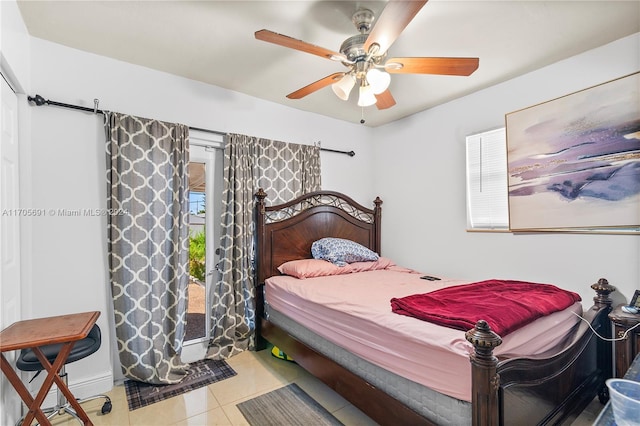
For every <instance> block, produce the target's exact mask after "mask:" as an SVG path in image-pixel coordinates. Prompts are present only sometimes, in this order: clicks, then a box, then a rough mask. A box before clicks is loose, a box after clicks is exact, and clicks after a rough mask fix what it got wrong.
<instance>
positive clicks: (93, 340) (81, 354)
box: [16, 324, 101, 371]
mask: <svg viewBox="0 0 640 426" xmlns="http://www.w3.org/2000/svg"><path fill="white" fill-rule="evenodd" d="M100 342H101V334H100V328H99V327H98V325H97V324H95V325H94V326H93V328H92V329H91V331H89V334H88V335H87V337H85V338H84V339H81V340H78V341H77V342H76V343H75V344H74V345H73V348H72V349H71V353H70V354H69V357H68V358H67V361H66V363H65V364H69V363H71V362H74V361H78V360H79V359H82V358H85V357H87V356H89V355H91V354H92V353H94V352H97V351H98V349H100ZM60 348H62V344H61V343H56V344H53V345H45V346H41V347H40V350H41V351H42V353H43V354H44V356H45V357H46V358H47V359H48V360H49V362H50V363H51V364H53V362H54V361H55V360H56V357H57V356H58V352H60ZM16 367H18V369H20V370H22V371H40V370H44V367H42V363H40V360H38V357H37V356H36V354H35V353H34V352H33V351H32V350H31V349H23V350H22V351H20V356H19V357H18V360H17V361H16Z"/></svg>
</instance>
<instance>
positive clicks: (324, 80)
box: [287, 72, 345, 99]
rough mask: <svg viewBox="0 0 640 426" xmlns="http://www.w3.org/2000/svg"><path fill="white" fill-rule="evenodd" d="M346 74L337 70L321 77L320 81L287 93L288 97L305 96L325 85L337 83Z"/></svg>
mask: <svg viewBox="0 0 640 426" xmlns="http://www.w3.org/2000/svg"><path fill="white" fill-rule="evenodd" d="M344 75H345V73H343V72H336V73H333V74H331V75H328V76H326V77H325V78H321V79H320V80H318V81H315V82H313V83H311V84H309V85H307V86H304V87H303V88H302V89H298V90H296V91H295V92H293V93H289V94H288V95H287V98H289V99H301V98H304V97H305V96H307V95H310V94H311V93H313V92H315V91H318V90H320V89H322V88H323V87H327V86H328V85H330V84H333V83H335V82H336V81H338V80H340V79H341V78H342V77H343V76H344Z"/></svg>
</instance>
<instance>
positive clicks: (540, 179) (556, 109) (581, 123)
mask: <svg viewBox="0 0 640 426" xmlns="http://www.w3.org/2000/svg"><path fill="white" fill-rule="evenodd" d="M505 125H506V134H507V169H508V202H509V224H510V225H509V228H510V230H511V231H513V232H518V231H524V232H526V231H565V232H587V233H591V232H593V233H601V232H607V231H612V232H622V233H634V234H637V233H638V231H640V185H638V182H640V72H636V73H634V74H630V75H627V76H624V77H620V78H618V79H615V80H611V81H608V82H605V83H602V84H599V85H597V86H593V87H589V88H587V89H583V90H581V91H578V92H574V93H571V94H568V95H565V96H562V97H560V98H556V99H553V100H550V101H547V102H543V103H541V104H538V105H534V106H531V107H528V108H525V109H522V110H518V111H514V112H511V113H508V114H506V115H505Z"/></svg>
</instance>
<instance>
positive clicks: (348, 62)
mask: <svg viewBox="0 0 640 426" xmlns="http://www.w3.org/2000/svg"><path fill="white" fill-rule="evenodd" d="M425 3H427V0H424V1H412V0H411V1H406V0H405V1H402V0H390V1H389V3H387V5H386V6H385V8H384V10H383V11H382V13H381V14H380V17H379V18H378V20H377V23H376V24H375V26H372V24H373V21H374V19H375V15H374V13H373V12H372V11H371V10H369V9H358V10H357V11H356V12H355V13H354V14H353V18H352V21H353V23H354V25H355V26H356V29H357V30H358V31H359V32H360V34H357V35H354V36H352V37H349V38H348V39H346V40H345V41H344V42H343V43H342V45H341V46H340V52H339V53H338V52H334V51H332V50H328V49H325V48H323V47H319V46H315V45H313V44H310V43H307V42H304V41H301V40H297V39H294V38H291V37H289V36H286V35H282V34H278V33H275V32H273V31H269V30H259V31H256V33H255V37H256V39H258V40H262V41H267V42H269V43H274V44H278V45H280V46H284V47H288V48H291V49H296V50H300V51H302V52H307V53H311V54H313V55H317V56H321V57H323V58H327V59H331V60H333V61H337V62H342V64H343V65H345V66H346V67H347V68H349V69H348V70H347V71H345V72H336V73H333V74H331V75H328V76H327V77H324V78H322V79H320V80H318V81H315V82H313V83H311V84H309V85H307V86H305V87H303V88H301V89H298V90H296V91H295V92H292V93H289V94H288V95H287V98H289V99H300V98H303V97H305V96H307V95H309V94H311V93H313V92H316V91H318V90H320V89H322V88H324V87H326V86H328V85H331V86H332V89H333V91H334V93H335V94H336V95H337V96H338V97H339V98H340V99H342V100H345V101H346V100H347V99H349V94H350V92H351V90H352V89H353V87H354V86H355V85H356V83H358V88H359V98H358V106H361V107H366V106H371V105H373V104H375V105H376V106H377V107H378V109H386V108H390V107H392V106H394V105H395V104H396V101H395V99H394V98H393V95H391V92H390V91H389V89H388V87H389V83H390V82H391V76H390V75H389V73H391V74H439V75H459V76H469V75H471V74H472V73H473V72H474V71H475V70H476V69H478V64H479V60H478V58H440V57H437V58H416V57H410V58H390V59H387V50H388V49H389V47H390V46H391V45H392V44H393V42H394V41H395V40H396V39H397V38H398V36H399V35H400V33H402V31H403V30H404V29H405V27H406V26H407V25H408V24H409V22H411V20H412V19H413V18H414V17H415V16H416V14H417V13H418V12H419V11H420V9H422V6H424V5H425Z"/></svg>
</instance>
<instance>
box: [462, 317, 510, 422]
mask: <svg viewBox="0 0 640 426" xmlns="http://www.w3.org/2000/svg"><path fill="white" fill-rule="evenodd" d="M464 336H465V338H466V339H467V341H469V342H470V343H471V344H472V345H473V348H474V353H472V354H471V356H470V361H471V399H472V401H471V402H472V407H473V419H472V420H473V422H472V424H473V426H478V425H485V426H495V425H497V424H498V388H499V387H500V376H499V375H498V373H497V369H498V359H497V358H496V357H495V356H494V355H493V348H495V347H496V346H499V345H501V344H502V339H501V338H500V336H498V335H497V334H496V333H495V332H494V331H493V330H491V327H489V324H487V322H486V321H485V320H479V321H478V322H477V323H476V326H475V327H474V328H472V329H471V330H469V331H467V332H466V333H465V335H464Z"/></svg>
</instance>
